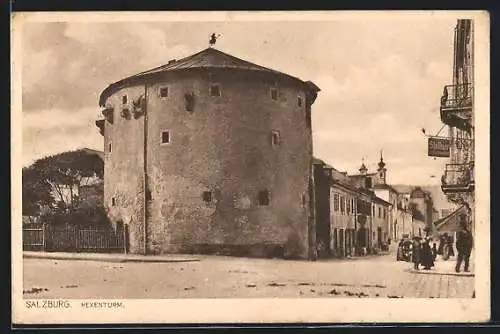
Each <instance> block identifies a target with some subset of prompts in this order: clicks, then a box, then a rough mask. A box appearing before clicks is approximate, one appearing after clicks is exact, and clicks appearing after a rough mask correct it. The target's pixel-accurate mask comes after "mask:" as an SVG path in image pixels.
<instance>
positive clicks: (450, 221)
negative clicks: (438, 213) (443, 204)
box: [434, 205, 469, 234]
mask: <svg viewBox="0 0 500 334" xmlns="http://www.w3.org/2000/svg"><path fill="white" fill-rule="evenodd" d="M462 214H465V215H466V216H467V217H469V209H468V208H467V206H466V205H462V206H460V207H459V208H458V209H457V210H455V211H453V212H452V213H450V214H449V215H448V216H446V217H443V218H441V219H439V220H437V221H435V222H434V228H435V231H436V232H437V233H439V234H441V233H445V232H447V233H448V234H450V233H454V232H456V231H458V230H459V229H460V216H461V215H462Z"/></svg>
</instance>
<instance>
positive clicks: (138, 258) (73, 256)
mask: <svg viewBox="0 0 500 334" xmlns="http://www.w3.org/2000/svg"><path fill="white" fill-rule="evenodd" d="M23 258H26V259H52V260H82V261H104V262H164V263H171V262H196V261H200V260H199V259H198V258H196V257H194V256H190V255H178V254H168V255H147V256H146V255H137V254H122V253H63V252H27V251H24V252H23Z"/></svg>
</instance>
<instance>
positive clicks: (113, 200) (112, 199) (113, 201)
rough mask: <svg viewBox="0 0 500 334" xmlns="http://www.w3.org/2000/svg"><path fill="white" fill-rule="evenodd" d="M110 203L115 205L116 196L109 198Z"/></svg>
mask: <svg viewBox="0 0 500 334" xmlns="http://www.w3.org/2000/svg"><path fill="white" fill-rule="evenodd" d="M111 205H112V206H115V205H116V198H114V197H112V198H111Z"/></svg>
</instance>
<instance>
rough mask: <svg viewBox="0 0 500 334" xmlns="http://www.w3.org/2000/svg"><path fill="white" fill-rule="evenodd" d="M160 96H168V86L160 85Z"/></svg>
mask: <svg viewBox="0 0 500 334" xmlns="http://www.w3.org/2000/svg"><path fill="white" fill-rule="evenodd" d="M160 97H168V87H160Z"/></svg>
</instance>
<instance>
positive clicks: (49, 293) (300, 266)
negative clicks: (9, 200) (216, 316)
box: [23, 254, 474, 299]
mask: <svg viewBox="0 0 500 334" xmlns="http://www.w3.org/2000/svg"><path fill="white" fill-rule="evenodd" d="M196 260H197V261H166V262H159V261H156V262H155V261H153V262H151V261H150V262H139V261H132V262H127V261H121V262H116V261H115V262H112V261H104V260H103V261H100V260H99V259H93V260H92V261H86V260H80V261H75V260H70V259H54V258H52V259H44V258H36V257H35V258H34V257H28V258H25V259H24V265H23V268H24V273H23V274H24V286H23V295H24V298H65V299H73V298H76V299H88V298H93V299H95V298H102V299H104V298H105V299H144V298H155V299H165V298H297V297H307V298H311V297H320V298H334V297H337V298H346V297H347V298H472V295H473V292H474V275H473V274H472V273H473V270H474V266H473V263H472V266H471V271H472V273H459V274H457V273H455V272H454V265H455V259H454V258H451V259H450V260H448V261H443V260H440V259H439V258H438V259H437V261H436V268H434V269H432V270H430V271H424V270H420V271H418V272H415V271H413V270H412V264H411V263H408V262H398V261H396V260H395V256H394V254H390V255H381V256H370V257H361V258H354V259H340V260H324V261H315V262H308V261H289V260H280V259H249V258H236V257H224V256H202V255H201V256H196Z"/></svg>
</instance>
